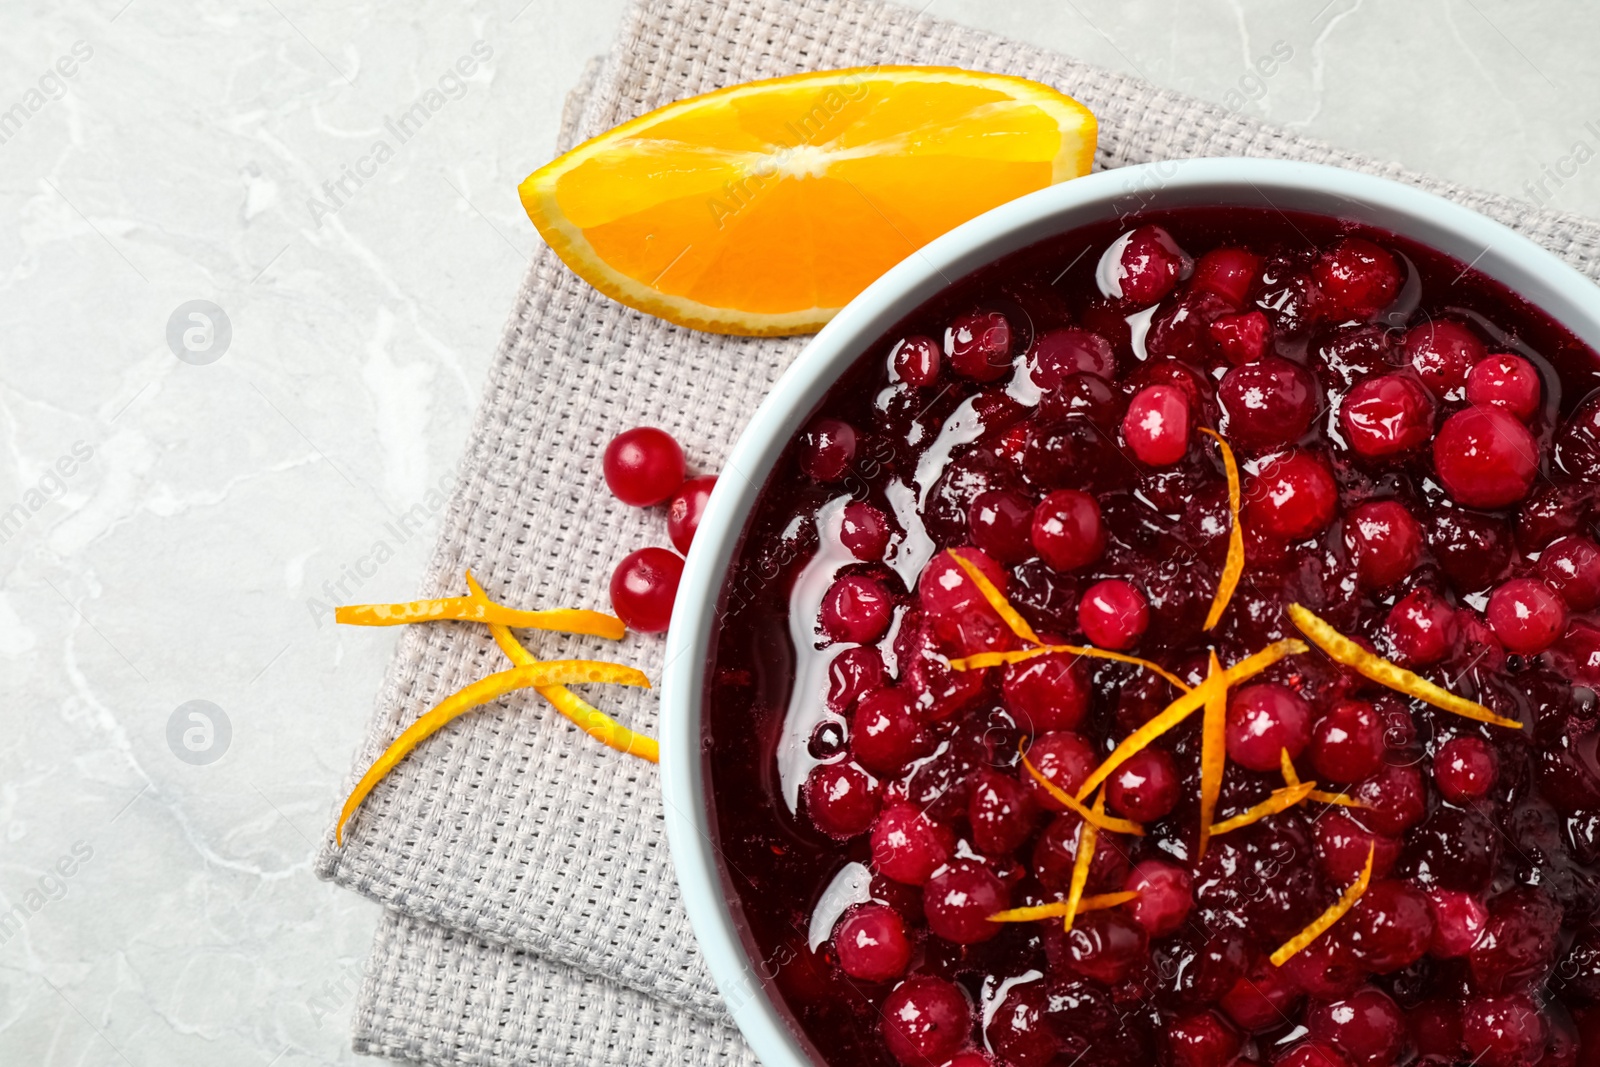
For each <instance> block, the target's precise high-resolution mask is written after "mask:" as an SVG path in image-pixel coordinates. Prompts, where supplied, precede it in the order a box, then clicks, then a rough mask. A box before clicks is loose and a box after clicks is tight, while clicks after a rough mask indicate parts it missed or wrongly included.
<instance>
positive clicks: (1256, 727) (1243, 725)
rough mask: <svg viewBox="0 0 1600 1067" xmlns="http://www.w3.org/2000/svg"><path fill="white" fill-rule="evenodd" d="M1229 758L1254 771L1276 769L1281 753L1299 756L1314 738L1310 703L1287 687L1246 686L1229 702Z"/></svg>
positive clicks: (1274, 684) (1267, 683) (1276, 685)
mask: <svg viewBox="0 0 1600 1067" xmlns="http://www.w3.org/2000/svg"><path fill="white" fill-rule="evenodd" d="M1227 736H1228V758H1229V759H1231V760H1233V761H1234V762H1235V763H1238V764H1240V765H1242V766H1245V767H1248V768H1250V769H1251V770H1252V771H1275V770H1277V769H1278V767H1279V763H1280V757H1281V753H1282V752H1283V751H1284V750H1285V749H1288V751H1289V758H1290V759H1293V758H1295V757H1296V756H1298V755H1300V753H1301V751H1302V750H1303V749H1304V748H1305V747H1306V742H1308V741H1310V740H1311V706H1310V705H1309V704H1307V703H1306V702H1305V701H1304V700H1302V699H1300V696H1299V694H1297V693H1295V692H1294V690H1292V689H1290V688H1288V687H1287V686H1283V685H1278V684H1276V683H1274V682H1264V683H1261V684H1259V685H1247V686H1245V687H1244V688H1243V689H1240V690H1239V691H1238V692H1236V693H1234V695H1233V698H1232V699H1231V700H1229V701H1228V716H1227Z"/></svg>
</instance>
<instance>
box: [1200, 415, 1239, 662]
mask: <svg viewBox="0 0 1600 1067" xmlns="http://www.w3.org/2000/svg"><path fill="white" fill-rule="evenodd" d="M1200 432H1201V433H1203V434H1209V435H1211V436H1212V437H1214V438H1216V439H1217V447H1218V448H1220V449H1221V450H1222V468H1223V470H1225V471H1226V472H1227V474H1228V559H1227V562H1226V563H1224V564H1223V565H1222V574H1221V576H1220V577H1219V578H1218V579H1217V595H1216V597H1215V599H1213V600H1212V601H1211V610H1210V611H1209V612H1207V613H1206V625H1205V628H1206V629H1207V630H1209V629H1211V628H1212V627H1214V626H1216V625H1217V623H1219V622H1221V621H1222V613H1223V612H1224V611H1226V610H1227V608H1228V601H1230V600H1232V599H1233V591H1234V590H1235V589H1237V588H1239V579H1240V577H1242V576H1243V575H1244V530H1243V528H1242V527H1240V525H1239V508H1240V506H1241V501H1242V499H1243V495H1244V494H1243V492H1242V491H1241V490H1240V488H1239V461H1238V460H1237V459H1235V458H1234V455H1233V449H1232V448H1230V447H1229V445H1228V442H1226V441H1224V440H1223V439H1222V435H1221V434H1219V433H1217V431H1215V430H1211V429H1207V428H1206V427H1204V426H1202V427H1201V428H1200Z"/></svg>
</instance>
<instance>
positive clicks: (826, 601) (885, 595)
mask: <svg viewBox="0 0 1600 1067" xmlns="http://www.w3.org/2000/svg"><path fill="white" fill-rule="evenodd" d="M893 617H894V600H893V598H891V597H890V595H889V590H887V589H885V588H884V587H883V583H882V582H880V581H878V580H877V579H876V578H873V577H870V576H868V575H865V574H847V575H845V576H844V577H842V578H838V579H836V580H835V581H834V583H833V584H832V585H831V586H829V587H828V591H827V592H826V593H824V594H823V596H822V609H821V611H820V612H819V613H818V623H819V624H820V625H821V627H822V632H823V634H825V635H826V636H827V637H828V639H829V640H831V641H846V642H849V643H851V644H856V645H864V644H868V643H870V642H872V641H876V640H877V639H878V638H880V637H882V636H883V635H884V633H885V632H886V631H887V630H888V629H889V622H890V620H891V619H892V618H893Z"/></svg>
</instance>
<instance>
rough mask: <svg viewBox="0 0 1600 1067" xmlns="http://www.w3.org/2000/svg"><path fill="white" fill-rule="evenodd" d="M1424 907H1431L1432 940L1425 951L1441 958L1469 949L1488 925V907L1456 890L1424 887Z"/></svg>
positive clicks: (1458, 955) (1469, 895)
mask: <svg viewBox="0 0 1600 1067" xmlns="http://www.w3.org/2000/svg"><path fill="white" fill-rule="evenodd" d="M1428 907H1429V908H1431V909H1433V940H1432V941H1431V942H1430V943H1429V946H1428V951H1430V952H1432V953H1433V954H1434V955H1435V956H1437V957H1439V958H1440V959H1442V960H1448V959H1456V958H1458V957H1461V956H1465V955H1466V954H1467V953H1469V952H1471V951H1472V946H1473V945H1476V944H1477V943H1478V938H1480V937H1482V936H1483V931H1484V928H1485V927H1486V926H1488V925H1489V909H1488V908H1487V907H1485V906H1484V904H1483V902H1482V901H1481V900H1479V899H1478V898H1477V897H1475V896H1473V895H1472V894H1471V893H1466V892H1463V891H1461V890H1459V889H1430V890H1428Z"/></svg>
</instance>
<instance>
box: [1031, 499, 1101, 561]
mask: <svg viewBox="0 0 1600 1067" xmlns="http://www.w3.org/2000/svg"><path fill="white" fill-rule="evenodd" d="M1029 535H1030V537H1031V540H1032V543H1033V548H1034V550H1035V551H1037V552H1038V553H1039V557H1040V558H1041V559H1043V560H1044V561H1045V562H1046V563H1048V564H1050V566H1052V567H1054V568H1055V569H1056V570H1058V571H1075V570H1077V569H1078V568H1080V567H1086V566H1088V565H1089V564H1091V563H1093V562H1094V561H1095V560H1097V559H1099V558H1100V555H1101V553H1103V552H1104V551H1105V548H1106V533H1105V527H1104V526H1103V525H1102V524H1101V521H1100V505H1099V504H1098V503H1097V502H1096V501H1095V498H1094V497H1092V496H1090V495H1089V494H1088V493H1081V492H1079V491H1078V490H1076V489H1058V490H1056V491H1055V492H1053V493H1051V494H1050V495H1048V496H1046V497H1045V498H1044V499H1043V500H1041V501H1040V502H1039V506H1038V507H1037V508H1035V509H1034V510H1033V525H1032V527H1031V528H1030V530H1029Z"/></svg>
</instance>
